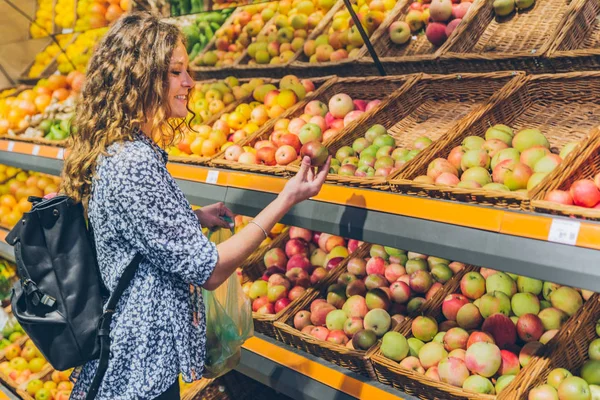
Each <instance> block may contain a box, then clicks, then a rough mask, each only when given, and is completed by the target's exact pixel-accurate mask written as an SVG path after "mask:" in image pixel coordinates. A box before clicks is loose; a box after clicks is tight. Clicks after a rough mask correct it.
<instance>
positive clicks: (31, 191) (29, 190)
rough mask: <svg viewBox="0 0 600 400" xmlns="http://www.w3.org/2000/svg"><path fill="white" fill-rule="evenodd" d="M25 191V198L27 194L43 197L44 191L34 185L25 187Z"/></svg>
mask: <svg viewBox="0 0 600 400" xmlns="http://www.w3.org/2000/svg"><path fill="white" fill-rule="evenodd" d="M25 193H26V196H25V197H24V198H25V199H27V198H28V197H29V196H34V197H44V191H43V190H42V189H38V188H35V187H28V188H26V189H25Z"/></svg>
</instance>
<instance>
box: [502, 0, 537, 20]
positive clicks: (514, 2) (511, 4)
mask: <svg viewBox="0 0 600 400" xmlns="http://www.w3.org/2000/svg"><path fill="white" fill-rule="evenodd" d="M534 4H535V0H494V3H493V7H494V13H496V15H497V16H499V17H506V16H509V15H510V14H512V13H513V11H515V9H517V10H519V11H521V10H527V9H528V8H531V7H533V5H534Z"/></svg>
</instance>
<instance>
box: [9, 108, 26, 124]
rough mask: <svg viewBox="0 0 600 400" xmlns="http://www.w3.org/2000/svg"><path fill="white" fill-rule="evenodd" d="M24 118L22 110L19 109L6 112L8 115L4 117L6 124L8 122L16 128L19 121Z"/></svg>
mask: <svg viewBox="0 0 600 400" xmlns="http://www.w3.org/2000/svg"><path fill="white" fill-rule="evenodd" d="M24 116H25V113H24V112H23V110H21V109H20V108H13V109H12V110H10V111H9V112H8V115H7V116H6V117H7V119H8V122H10V126H17V124H18V123H19V121H21V120H22V119H23V117H24Z"/></svg>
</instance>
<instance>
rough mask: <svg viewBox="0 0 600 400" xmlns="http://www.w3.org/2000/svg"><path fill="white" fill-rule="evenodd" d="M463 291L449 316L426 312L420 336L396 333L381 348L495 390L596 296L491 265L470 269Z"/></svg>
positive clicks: (418, 366)
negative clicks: (427, 313)
mask: <svg viewBox="0 0 600 400" xmlns="http://www.w3.org/2000/svg"><path fill="white" fill-rule="evenodd" d="M460 291H461V293H460V294H459V293H457V294H451V295H448V296H447V297H446V298H445V299H444V301H443V303H442V310H441V311H442V316H443V321H441V322H440V323H439V324H438V321H436V319H434V318H432V317H430V316H419V317H417V318H415V319H414V320H413V322H412V327H411V328H412V336H413V337H411V338H410V339H408V340H407V339H406V338H405V337H404V336H403V335H401V334H400V333H389V334H387V335H386V336H384V338H383V341H382V345H381V352H382V353H383V355H384V356H386V357H388V358H390V359H392V360H395V361H398V362H400V365H401V366H402V367H404V368H407V369H410V370H413V371H415V372H418V373H422V374H425V375H427V376H428V377H430V378H432V379H434V380H437V381H441V382H444V383H447V384H450V385H454V386H458V387H462V388H463V389H465V390H467V391H470V392H476V393H487V394H494V393H499V392H500V391H501V390H502V389H504V388H505V387H506V386H507V385H508V384H509V383H510V382H511V381H512V380H513V379H514V377H515V375H516V374H518V373H519V371H520V369H521V367H524V366H525V365H527V364H528V363H529V361H530V359H531V356H532V355H533V354H535V353H536V352H537V351H538V349H540V348H541V347H543V346H544V345H545V344H546V343H547V342H548V341H550V339H552V338H553V337H554V335H556V333H557V332H558V329H559V328H560V327H561V326H562V325H563V324H564V323H565V322H566V320H567V319H568V318H569V317H570V316H572V315H573V314H575V313H576V312H577V311H578V310H579V308H580V307H581V306H582V305H583V301H584V299H586V300H587V299H588V298H589V297H591V295H592V294H593V293H592V292H589V291H581V292H580V291H578V290H576V289H573V288H570V287H567V286H560V285H557V284H555V283H552V282H542V281H540V280H537V279H533V278H527V277H524V276H517V275H512V274H506V273H504V272H498V271H494V270H491V269H487V268H482V269H481V271H480V272H476V271H472V272H467V273H466V274H465V275H464V276H463V277H462V279H461V282H460ZM492 378H493V380H492ZM493 382H495V385H494V383H493Z"/></svg>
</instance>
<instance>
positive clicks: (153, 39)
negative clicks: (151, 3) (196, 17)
mask: <svg viewBox="0 0 600 400" xmlns="http://www.w3.org/2000/svg"><path fill="white" fill-rule="evenodd" d="M184 40H185V39H184V37H183V35H182V33H181V31H180V30H179V29H178V28H177V27H176V26H175V25H171V24H168V23H166V22H162V21H161V20H160V19H159V17H157V16H156V15H154V14H151V13H149V12H136V13H130V14H127V15H124V16H123V17H121V18H120V19H119V20H118V21H117V22H115V24H114V25H113V26H112V28H110V30H109V31H108V32H107V34H106V35H105V36H104V38H103V39H102V40H101V42H100V43H99V44H98V46H97V48H96V50H95V51H94V54H93V56H92V58H91V60H90V63H89V65H88V73H87V76H86V79H85V83H84V86H83V90H82V92H81V98H80V101H79V104H78V106H77V111H76V116H75V120H74V127H75V128H76V134H74V135H73V138H72V140H73V142H72V145H71V148H70V152H69V154H68V156H67V157H66V159H65V163H64V168H63V173H62V185H61V192H62V193H64V194H66V195H67V196H70V197H71V198H73V199H74V200H75V201H77V202H80V201H85V200H87V198H88V197H89V195H90V190H91V185H92V177H93V174H94V172H95V169H96V162H97V159H98V156H99V155H101V154H103V155H106V154H107V152H106V149H107V148H108V147H109V146H110V145H111V144H113V143H115V142H120V141H131V140H134V136H135V132H136V131H137V130H138V129H141V127H142V126H143V125H144V124H145V123H146V122H148V121H147V118H148V116H153V121H152V122H153V132H151V133H150V134H151V135H152V137H153V138H154V139H155V140H156V141H157V142H158V143H159V144H160V145H163V146H167V145H170V144H172V143H173V142H174V141H175V140H176V137H177V136H178V134H179V133H180V128H181V127H182V126H185V125H187V126H189V119H184V120H176V121H174V122H173V121H170V120H169V118H168V116H169V106H168V102H167V94H168V91H169V66H170V62H171V56H172V54H173V50H174V48H175V47H176V46H177V44H178V43H179V42H180V41H181V42H184ZM188 109H189V107H188Z"/></svg>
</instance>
